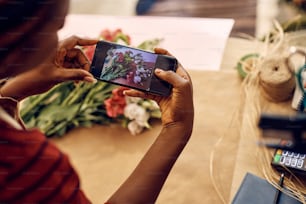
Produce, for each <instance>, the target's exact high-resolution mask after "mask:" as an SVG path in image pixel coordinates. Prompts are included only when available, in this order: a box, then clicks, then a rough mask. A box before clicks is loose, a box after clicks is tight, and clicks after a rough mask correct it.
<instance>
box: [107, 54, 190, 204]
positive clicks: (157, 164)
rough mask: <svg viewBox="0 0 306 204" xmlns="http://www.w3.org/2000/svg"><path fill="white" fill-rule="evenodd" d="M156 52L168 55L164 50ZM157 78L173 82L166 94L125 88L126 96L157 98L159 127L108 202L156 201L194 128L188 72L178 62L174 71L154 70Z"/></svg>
mask: <svg viewBox="0 0 306 204" xmlns="http://www.w3.org/2000/svg"><path fill="white" fill-rule="evenodd" d="M155 52H156V53H159V54H166V55H170V53H169V52H168V51H166V50H164V49H160V48H158V49H155ZM155 74H156V76H157V77H159V78H161V79H163V80H165V81H167V82H169V83H170V84H172V85H173V92H172V94H171V95H170V96H169V97H162V96H157V95H151V94H148V93H144V92H140V91H136V90H128V91H125V92H124V93H125V94H126V95H128V96H136V97H143V98H147V99H152V100H155V101H157V103H158V104H159V106H160V109H161V111H162V130H161V132H160V134H159V136H158V137H157V138H156V140H155V142H154V143H153V144H152V145H151V147H150V148H149V150H148V151H147V153H146V154H145V155H144V157H143V158H142V160H141V161H140V163H139V164H138V165H137V167H136V168H135V170H134V171H133V172H132V174H131V175H130V176H129V178H128V179H127V180H126V181H125V182H124V183H123V184H122V185H121V186H120V188H119V189H118V190H117V191H116V192H115V193H114V194H113V195H112V196H111V198H110V199H109V200H108V202H107V203H110V204H117V203H118V204H121V203H125V204H138V203H139V204H144V203H146V204H149V203H155V202H156V199H157V197H158V195H159V193H160V191H161V189H162V187H163V185H164V182H165V181H166V179H167V177H168V175H169V173H170V171H171V169H172V167H173V165H174V164H175V162H176V160H177V158H178V157H179V155H180V153H181V152H182V150H183V149H184V147H185V145H186V144H187V142H188V140H189V138H190V136H191V134H192V128H193V119H194V107H193V94H192V82H191V79H190V77H189V75H188V73H187V72H186V71H185V70H184V68H183V67H182V66H181V65H179V66H178V68H177V71H176V73H175V72H173V71H163V70H159V69H157V70H156V71H155Z"/></svg>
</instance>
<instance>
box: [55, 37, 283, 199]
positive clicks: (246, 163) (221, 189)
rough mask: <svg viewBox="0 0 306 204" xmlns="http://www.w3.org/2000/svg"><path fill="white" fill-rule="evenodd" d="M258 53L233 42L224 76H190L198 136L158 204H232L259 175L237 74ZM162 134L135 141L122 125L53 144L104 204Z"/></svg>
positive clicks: (91, 194)
mask: <svg viewBox="0 0 306 204" xmlns="http://www.w3.org/2000/svg"><path fill="white" fill-rule="evenodd" d="M254 49H255V47H254V44H253V43H252V42H250V41H247V40H243V39H238V38H229V40H228V42H227V45H226V48H225V52H224V57H223V61H222V65H221V70H219V71H207V70H206V71H198V70H190V71H189V73H190V75H191V78H192V80H193V86H194V104H195V123H194V131H193V134H192V137H191V139H190V141H189V143H188V144H187V146H186V148H185V149H184V151H183V152H182V154H181V156H180V157H179V159H178V160H177V163H176V164H175V166H174V168H173V170H172V172H171V173H170V175H169V177H168V180H167V181H166V184H165V186H164V188H163V190H162V192H161V194H160V196H159V198H158V201H157V203H177V204H183V203H195V204H197V203H199V204H202V203H222V199H223V201H224V202H225V203H229V202H230V201H231V200H232V198H233V196H234V195H235V193H236V191H237V189H238V187H239V185H240V183H241V181H242V178H243V176H244V175H245V173H246V172H252V173H255V174H257V175H260V171H259V170H258V169H257V165H256V158H255V155H254V154H253V153H252V151H251V150H253V149H255V148H256V141H254V138H253V139H252V138H248V137H247V136H246V137H243V138H240V134H239V130H240V128H239V123H238V121H239V115H238V113H239V109H240V102H241V101H240V99H241V93H240V88H241V78H240V77H239V76H238V74H237V72H236V70H235V65H236V63H237V61H238V60H239V58H240V57H241V56H242V55H244V54H246V53H248V52H253V51H254ZM282 106H283V107H289V104H288V103H285V104H282ZM272 107H274V109H275V110H277V109H278V108H279V107H278V106H272ZM285 109H286V108H285ZM160 128H161V127H160V123H159V122H158V121H156V122H154V123H153V127H152V129H150V130H149V131H145V132H144V133H143V134H141V135H138V136H132V135H130V133H129V132H128V130H127V129H124V128H122V127H121V126H119V125H110V126H94V127H92V128H79V129H75V130H72V131H71V132H69V133H68V134H67V135H66V136H65V137H63V138H59V139H52V140H53V141H54V142H55V143H56V144H57V145H58V146H59V148H61V149H62V150H63V151H64V152H66V153H67V154H68V155H69V157H70V159H71V161H72V163H73V165H74V166H75V168H76V169H77V171H78V173H79V174H80V178H81V185H82V188H83V189H84V191H85V193H86V194H87V196H88V197H89V198H90V199H91V200H92V201H93V203H102V202H103V201H105V200H106V199H107V198H108V197H109V196H110V195H111V194H112V193H113V192H114V191H115V190H116V189H117V188H118V187H119V185H120V184H121V183H122V182H123V181H124V180H125V179H126V178H127V177H128V175H129V174H130V173H131V171H132V170H133V168H134V167H135V166H136V164H137V163H138V161H139V160H140V159H141V158H142V156H143V155H144V153H145V152H146V150H147V149H148V147H149V146H150V144H151V143H152V142H153V141H154V139H155V138H156V136H157V135H158V133H159V131H160ZM216 189H217V190H216Z"/></svg>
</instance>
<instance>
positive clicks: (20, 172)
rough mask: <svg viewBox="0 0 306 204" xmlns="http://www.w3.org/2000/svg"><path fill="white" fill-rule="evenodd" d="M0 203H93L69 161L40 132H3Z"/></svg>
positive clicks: (6, 129) (1, 129)
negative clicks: (81, 187)
mask: <svg viewBox="0 0 306 204" xmlns="http://www.w3.org/2000/svg"><path fill="white" fill-rule="evenodd" d="M0 203H18V204H22V203H44V204H45V203H46V204H48V203H52V204H57V203H71V204H73V203H76V204H83V203H86V204H87V203H90V202H89V201H88V199H87V198H86V197H85V195H84V193H83V192H82V191H81V189H80V183H79V178H78V176H77V173H76V172H75V170H74V169H73V167H72V166H71V165H70V162H69V159H68V157H67V156H66V155H65V154H63V153H62V152H60V151H59V150H58V149H57V148H56V146H54V145H53V144H52V143H50V142H49V141H48V140H47V139H46V137H45V136H44V135H43V134H42V133H40V132H39V131H37V130H33V131H19V130H15V129H9V128H0Z"/></svg>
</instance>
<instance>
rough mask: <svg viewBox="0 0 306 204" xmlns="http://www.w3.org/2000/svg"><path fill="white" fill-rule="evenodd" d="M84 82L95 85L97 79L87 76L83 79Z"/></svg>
mask: <svg viewBox="0 0 306 204" xmlns="http://www.w3.org/2000/svg"><path fill="white" fill-rule="evenodd" d="M84 81H87V82H90V83H93V84H95V83H97V79H95V78H93V77H89V76H87V77H85V78H84Z"/></svg>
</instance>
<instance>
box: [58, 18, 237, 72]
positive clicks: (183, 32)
mask: <svg viewBox="0 0 306 204" xmlns="http://www.w3.org/2000/svg"><path fill="white" fill-rule="evenodd" d="M233 24H234V20H233V19H212V18H191V17H151V16H150V17H149V16H141V17H140V16H101V15H74V14H72V15H69V16H68V17H67V19H66V23H65V26H64V28H63V29H62V30H60V31H59V38H60V39H63V38H66V37H69V36H71V35H78V36H82V37H97V36H98V35H99V33H100V32H101V30H103V29H110V30H115V29H117V28H121V29H122V30H123V32H124V33H127V34H129V35H130V36H131V39H132V41H131V44H132V46H137V45H139V44H140V43H141V42H143V41H144V40H149V39H154V38H162V39H163V41H162V43H161V44H160V47H163V48H165V49H167V50H169V51H170V52H171V53H172V54H173V55H174V56H175V57H177V58H178V60H179V61H180V62H181V63H182V65H183V66H184V67H185V68H187V69H195V70H219V69H220V64H221V61H222V57H223V51H224V48H225V45H226V42H227V39H228V37H229V34H230V31H231V29H232V27H233Z"/></svg>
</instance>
